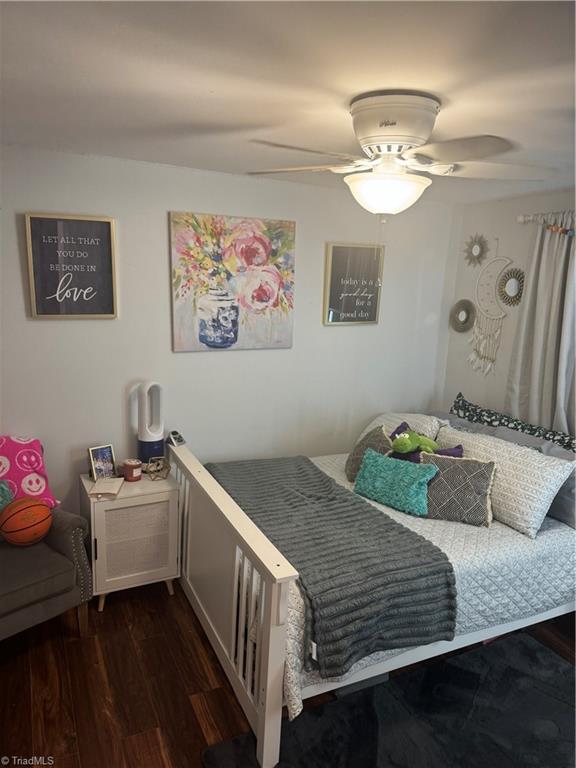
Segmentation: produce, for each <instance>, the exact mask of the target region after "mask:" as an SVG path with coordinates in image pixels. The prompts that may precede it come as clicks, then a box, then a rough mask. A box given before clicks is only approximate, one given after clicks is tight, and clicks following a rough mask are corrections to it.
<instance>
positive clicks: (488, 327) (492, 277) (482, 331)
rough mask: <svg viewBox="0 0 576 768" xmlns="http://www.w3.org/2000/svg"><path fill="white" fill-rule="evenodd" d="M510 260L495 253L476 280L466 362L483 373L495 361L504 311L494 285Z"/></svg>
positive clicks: (487, 370) (490, 367)
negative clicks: (474, 311)
mask: <svg viewBox="0 0 576 768" xmlns="http://www.w3.org/2000/svg"><path fill="white" fill-rule="evenodd" d="M496 254H498V238H496ZM511 263H512V262H511V259H506V258H502V257H500V258H499V257H498V255H497V256H496V258H495V259H492V261H489V262H488V264H486V266H485V267H484V268H483V269H482V271H481V272H480V274H479V275H478V281H477V283H476V322H475V323H474V330H473V332H472V338H471V339H470V344H471V345H472V352H471V353H470V355H469V356H468V362H469V363H470V365H471V366H472V368H473V369H474V370H475V371H481V372H482V373H483V374H484V375H485V376H486V375H487V374H488V373H490V371H492V370H493V369H494V366H495V364H496V355H497V353H498V348H499V347H500V338H501V335H502V321H503V320H504V318H505V317H506V314H507V313H506V310H505V309H504V308H503V307H502V305H501V304H500V302H499V300H498V291H497V286H498V282H499V278H500V275H501V274H502V272H503V271H504V269H506V267H507V266H508V265H509V264H511Z"/></svg>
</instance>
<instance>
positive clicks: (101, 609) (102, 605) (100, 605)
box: [98, 595, 106, 613]
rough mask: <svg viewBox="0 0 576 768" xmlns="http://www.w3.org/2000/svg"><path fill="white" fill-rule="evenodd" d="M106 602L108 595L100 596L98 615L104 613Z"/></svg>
mask: <svg viewBox="0 0 576 768" xmlns="http://www.w3.org/2000/svg"><path fill="white" fill-rule="evenodd" d="M105 602H106V595H98V613H102V611H103V610H104V603H105Z"/></svg>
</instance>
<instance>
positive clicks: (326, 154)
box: [251, 139, 364, 161]
mask: <svg viewBox="0 0 576 768" xmlns="http://www.w3.org/2000/svg"><path fill="white" fill-rule="evenodd" d="M251 142H252V144H263V145H264V146H265V147H274V148H275V149H293V150H295V151H296V152H308V153H309V154H311V155H322V156H323V157H337V158H339V159H340V160H348V161H354V160H363V159H364V158H362V157H361V156H359V155H347V154H345V153H342V152H328V151H322V150H319V149H308V148H306V147H295V146H294V145H293V144H278V143H277V142H276V141H264V139H251Z"/></svg>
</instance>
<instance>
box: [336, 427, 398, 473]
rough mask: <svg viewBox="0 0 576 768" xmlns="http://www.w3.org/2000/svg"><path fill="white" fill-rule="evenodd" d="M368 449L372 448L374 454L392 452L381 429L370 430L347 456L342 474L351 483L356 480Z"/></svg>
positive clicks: (389, 443) (390, 445)
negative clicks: (343, 473)
mask: <svg viewBox="0 0 576 768" xmlns="http://www.w3.org/2000/svg"><path fill="white" fill-rule="evenodd" d="M368 448H372V450H373V451H376V453H382V454H386V453H388V451H391V450H392V443H391V442H390V439H389V438H388V435H387V434H386V433H385V432H384V429H383V427H374V429H371V430H370V432H368V434H366V435H364V437H362V438H361V439H360V440H358V442H357V443H356V445H355V446H354V448H353V449H352V451H351V452H350V454H349V455H348V458H347V459H346V466H345V467H344V472H345V473H346V477H347V478H348V480H349V481H350V482H351V483H353V482H354V481H355V480H356V475H357V474H358V470H359V469H360V464H362V459H363V458H364V454H365V453H366V451H367V450H368Z"/></svg>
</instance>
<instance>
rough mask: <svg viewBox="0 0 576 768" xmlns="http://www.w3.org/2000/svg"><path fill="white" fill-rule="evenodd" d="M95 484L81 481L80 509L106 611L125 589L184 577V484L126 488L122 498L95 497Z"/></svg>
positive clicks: (157, 483) (150, 482)
mask: <svg viewBox="0 0 576 768" xmlns="http://www.w3.org/2000/svg"><path fill="white" fill-rule="evenodd" d="M93 485H94V483H93V482H92V480H90V478H89V477H88V475H82V476H81V478H80V494H81V504H80V509H81V513H82V515H83V517H85V518H86V520H87V521H88V524H89V526H90V542H91V546H90V551H91V556H92V570H93V574H94V594H95V595H98V596H99V597H98V610H99V611H102V610H103V608H104V602H105V600H106V595H107V594H108V593H109V592H116V591H117V590H119V589H127V588H129V587H137V586H141V585H142V584H151V583H152V582H155V581H165V582H166V587H167V588H168V592H169V593H170V594H171V595H172V594H174V589H173V585H172V579H175V578H178V577H179V576H180V514H179V509H178V485H177V483H176V481H175V480H174V479H173V478H171V477H168V478H167V479H166V480H150V478H149V477H147V476H144V477H143V478H142V481H141V482H139V483H126V482H125V483H124V484H123V485H122V488H121V489H120V491H119V493H118V495H117V496H115V497H114V498H112V499H110V498H106V499H105V498H102V497H95V496H90V490H91V488H92V486H93Z"/></svg>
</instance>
